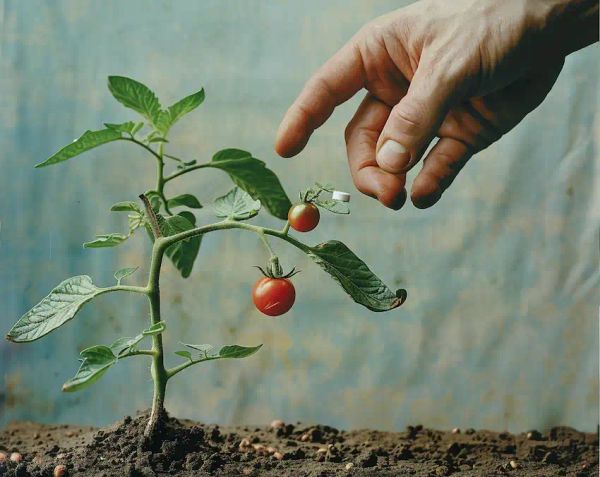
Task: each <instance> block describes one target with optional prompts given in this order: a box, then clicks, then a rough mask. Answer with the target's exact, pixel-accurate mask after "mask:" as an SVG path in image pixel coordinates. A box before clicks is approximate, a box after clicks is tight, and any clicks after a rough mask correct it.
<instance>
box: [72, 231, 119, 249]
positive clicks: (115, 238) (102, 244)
mask: <svg viewBox="0 0 600 477" xmlns="http://www.w3.org/2000/svg"><path fill="white" fill-rule="evenodd" d="M128 238H129V236H127V235H123V234H100V235H96V240H92V241H91V242H85V243H84V244H83V246H84V247H85V248H106V247H116V246H117V245H121V244H122V243H123V242H125V240H127V239H128Z"/></svg>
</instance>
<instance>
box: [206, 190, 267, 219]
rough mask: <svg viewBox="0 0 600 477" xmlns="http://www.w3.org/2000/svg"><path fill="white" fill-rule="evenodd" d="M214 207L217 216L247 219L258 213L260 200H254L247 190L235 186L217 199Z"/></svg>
mask: <svg viewBox="0 0 600 477" xmlns="http://www.w3.org/2000/svg"><path fill="white" fill-rule="evenodd" d="M212 207H213V210H214V212H215V215H216V216H217V217H221V218H227V219H231V220H246V219H250V218H252V217H254V216H255V215H256V214H258V211H259V210H260V200H254V199H253V198H252V197H250V195H249V194H248V193H247V192H245V191H243V190H242V189H240V188H239V187H234V188H233V189H231V190H230V191H229V192H228V193H227V194H225V195H224V196H222V197H219V198H218V199H216V200H215V201H214V203H213V204H212Z"/></svg>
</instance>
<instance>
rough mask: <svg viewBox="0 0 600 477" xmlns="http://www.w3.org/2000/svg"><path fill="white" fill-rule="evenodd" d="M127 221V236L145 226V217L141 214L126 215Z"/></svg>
mask: <svg viewBox="0 0 600 477" xmlns="http://www.w3.org/2000/svg"><path fill="white" fill-rule="evenodd" d="M127 221H128V224H129V234H132V233H133V232H135V231H136V230H137V229H139V228H140V227H143V226H144V225H146V215H145V214H144V213H143V212H134V213H132V214H129V215H127Z"/></svg>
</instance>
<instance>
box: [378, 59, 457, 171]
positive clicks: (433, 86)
mask: <svg viewBox="0 0 600 477" xmlns="http://www.w3.org/2000/svg"><path fill="white" fill-rule="evenodd" d="M436 70H438V71H439V69H438V68H432V67H431V65H430V64H427V63H424V62H421V64H419V67H418V68H417V71H416V72H415V75H414V77H413V79H412V80H411V83H410V87H409V89H408V92H407V93H406V95H405V96H404V97H403V98H402V99H401V100H400V102H399V103H398V104H396V106H394V107H393V108H392V110H391V111H390V115H389V117H388V119H387V122H386V123H385V126H384V128H383V130H382V131H381V134H380V136H379V140H378V141H377V156H376V160H377V164H378V165H379V167H380V168H381V169H383V170H384V171H387V172H391V173H394V174H396V173H399V172H405V171H407V170H408V169H410V168H411V167H412V166H413V165H414V164H415V163H416V162H418V160H419V157H420V155H421V154H422V152H423V151H424V150H425V149H426V148H427V146H428V145H429V143H430V142H431V140H432V139H433V138H434V137H435V134H436V132H437V130H438V128H439V126H440V124H441V123H442V121H443V120H444V117H445V116H446V113H447V112H448V108H449V103H450V99H451V97H453V96H454V94H455V91H456V87H455V85H456V81H451V80H449V78H448V77H447V74H445V73H441V74H439V73H437V72H436Z"/></svg>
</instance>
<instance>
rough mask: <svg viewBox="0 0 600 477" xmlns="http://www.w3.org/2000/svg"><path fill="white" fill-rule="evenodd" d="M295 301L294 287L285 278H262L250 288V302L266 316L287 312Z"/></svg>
mask: <svg viewBox="0 0 600 477" xmlns="http://www.w3.org/2000/svg"><path fill="white" fill-rule="evenodd" d="M295 299H296V290H295V289H294V285H293V284H292V282H291V281H289V280H288V279H287V278H271V277H262V278H259V279H258V280H257V282H256V283H255V284H254V288H252V301H254V305H256V308H257V309H258V310H259V311H261V312H263V313H264V314H265V315H268V316H279V315H283V314H284V313H285V312H287V311H288V310H289V309H290V308H291V307H292V305H293V304H294V300H295Z"/></svg>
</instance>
